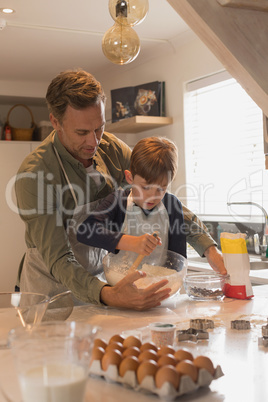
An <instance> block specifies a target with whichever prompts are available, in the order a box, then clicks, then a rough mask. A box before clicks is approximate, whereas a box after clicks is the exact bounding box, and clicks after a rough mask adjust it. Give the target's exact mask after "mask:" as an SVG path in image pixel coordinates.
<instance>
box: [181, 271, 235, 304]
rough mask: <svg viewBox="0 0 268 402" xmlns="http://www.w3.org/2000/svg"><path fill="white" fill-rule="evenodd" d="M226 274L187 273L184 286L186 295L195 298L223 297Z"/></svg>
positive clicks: (218, 298)
mask: <svg viewBox="0 0 268 402" xmlns="http://www.w3.org/2000/svg"><path fill="white" fill-rule="evenodd" d="M227 279H228V275H220V274H217V273H194V274H187V275H186V276H185V278H184V288H185V291H186V293H187V295H188V296H189V297H190V298H191V299H195V300H220V299H222V298H223V297H224V289H225V284H226V280H227Z"/></svg>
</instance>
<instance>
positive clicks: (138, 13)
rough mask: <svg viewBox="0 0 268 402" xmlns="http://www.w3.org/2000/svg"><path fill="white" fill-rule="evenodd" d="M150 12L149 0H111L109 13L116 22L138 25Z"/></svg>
mask: <svg viewBox="0 0 268 402" xmlns="http://www.w3.org/2000/svg"><path fill="white" fill-rule="evenodd" d="M148 10H149V2H148V0H109V11H110V14H111V17H112V18H113V20H114V21H116V22H118V19H119V18H120V24H123V25H130V26H132V27H133V26H134V25H138V24H140V23H141V22H142V21H143V20H144V18H145V17H146V15H147V13H148Z"/></svg>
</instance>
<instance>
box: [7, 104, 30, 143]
mask: <svg viewBox="0 0 268 402" xmlns="http://www.w3.org/2000/svg"><path fill="white" fill-rule="evenodd" d="M16 107H24V108H25V109H26V110H28V112H29V113H30V115H31V118H32V123H31V128H16V127H12V126H11V125H10V124H9V116H10V113H11V112H12V110H13V109H15V108H16ZM6 124H7V125H8V126H9V127H10V128H11V135H12V140H15V141H31V140H32V137H33V132H34V129H35V123H34V118H33V114H32V112H31V110H30V109H29V108H28V106H26V105H22V104H18V105H14V106H12V108H11V109H10V111H9V112H8V115H7V123H6Z"/></svg>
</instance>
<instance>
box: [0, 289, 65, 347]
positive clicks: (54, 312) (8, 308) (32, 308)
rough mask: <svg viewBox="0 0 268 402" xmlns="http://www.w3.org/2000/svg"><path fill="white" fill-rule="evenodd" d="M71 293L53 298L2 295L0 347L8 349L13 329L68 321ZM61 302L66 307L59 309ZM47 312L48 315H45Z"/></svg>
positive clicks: (7, 293) (31, 294)
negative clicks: (43, 321)
mask: <svg viewBox="0 0 268 402" xmlns="http://www.w3.org/2000/svg"><path fill="white" fill-rule="evenodd" d="M70 293H71V292H70V291H69V290H68V291H66V292H62V293H60V294H58V295H55V296H53V297H51V298H50V297H49V296H47V295H44V294H40V293H29V292H5V293H0V347H1V346H2V347H6V342H7V335H8V332H9V331H10V330H11V329H12V328H16V327H18V326H23V327H26V326H28V325H30V326H34V325H36V324H39V323H40V322H41V321H42V320H43V319H46V320H52V319H62V320H63V319H66V318H67V317H68V316H69V315H70V314H71V312H72V309H73V304H72V300H70V297H71V295H70ZM59 300H64V304H65V307H64V306H63V307H62V308H58V305H57V302H59ZM48 308H49V310H47V309H48ZM46 311H48V314H46V315H45V313H46Z"/></svg>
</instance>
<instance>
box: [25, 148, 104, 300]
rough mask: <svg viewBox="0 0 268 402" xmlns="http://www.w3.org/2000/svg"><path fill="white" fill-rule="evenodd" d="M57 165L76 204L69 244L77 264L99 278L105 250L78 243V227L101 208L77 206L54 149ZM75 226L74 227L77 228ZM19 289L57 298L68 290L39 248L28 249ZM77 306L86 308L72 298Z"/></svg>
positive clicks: (97, 202) (96, 203)
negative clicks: (56, 277)
mask: <svg viewBox="0 0 268 402" xmlns="http://www.w3.org/2000/svg"><path fill="white" fill-rule="evenodd" d="M54 150H55V153H56V156H57V159H58V162H59V164H60V166H61V169H62V171H63V173H64V176H65V178H66V181H67V183H68V186H69V189H70V191H71V194H72V196H73V199H74V202H75V205H76V207H75V209H74V214H73V217H72V224H71V230H70V228H69V227H67V228H66V233H67V237H68V240H69V242H70V245H71V248H72V251H73V253H74V256H75V258H76V260H77V261H78V262H79V263H80V264H81V265H82V266H83V267H84V268H85V270H86V271H88V272H89V273H90V274H91V275H94V276H97V275H98V274H100V273H101V272H103V268H102V259H103V257H104V256H105V255H106V254H107V251H106V250H103V249H99V248H96V247H90V246H87V245H85V244H82V243H79V242H78V241H77V239H76V233H77V228H78V226H79V225H80V224H81V223H83V221H84V220H85V219H86V218H87V217H88V213H89V211H93V210H94V209H95V208H96V206H97V205H98V204H99V202H100V200H98V201H94V202H91V203H88V204H85V205H81V206H78V205H77V197H76V195H75V192H74V189H73V186H72V184H71V183H70V180H69V178H68V176H67V173H66V171H65V169H64V166H63V164H62V161H61V159H60V156H59V154H58V151H57V150H56V148H55V147H54ZM74 223H75V226H74ZM20 288H21V291H24V292H35V293H43V294H47V295H49V296H54V295H55V294H58V293H60V292H64V291H65V290H67V288H66V287H65V286H63V285H62V284H61V283H60V282H58V281H57V280H56V279H55V278H54V277H53V276H52V275H51V274H50V273H49V270H48V268H47V266H46V265H45V263H44V260H43V258H42V256H41V254H40V253H39V251H38V250H37V249H36V248H28V249H27V251H26V255H25V259H24V263H23V268H22V272H21V278H20ZM73 300H74V304H75V305H81V304H84V303H83V302H81V301H80V300H78V299H76V298H75V297H74V296H73Z"/></svg>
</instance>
